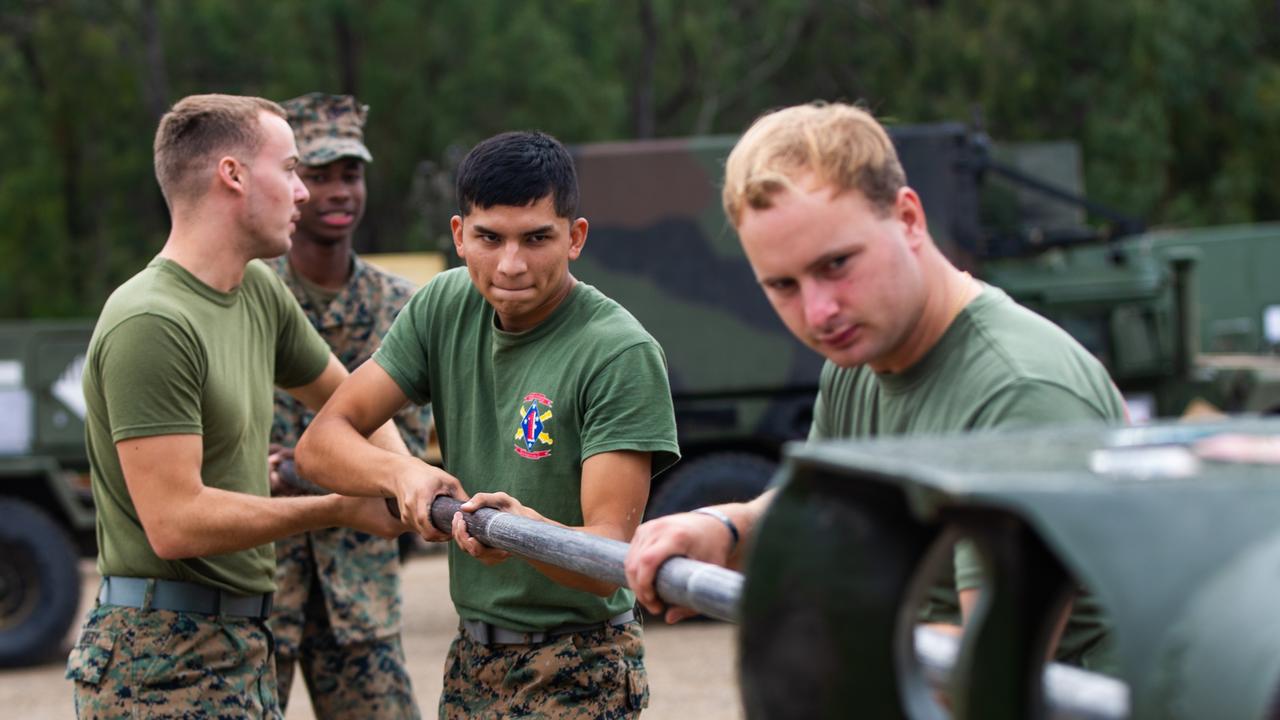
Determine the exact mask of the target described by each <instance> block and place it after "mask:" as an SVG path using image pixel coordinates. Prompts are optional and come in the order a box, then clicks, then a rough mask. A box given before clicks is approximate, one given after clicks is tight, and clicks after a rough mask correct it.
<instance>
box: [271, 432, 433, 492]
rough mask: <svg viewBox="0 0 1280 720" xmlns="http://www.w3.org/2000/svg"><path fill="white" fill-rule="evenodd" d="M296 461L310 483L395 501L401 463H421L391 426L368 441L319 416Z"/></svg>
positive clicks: (374, 433)
mask: <svg viewBox="0 0 1280 720" xmlns="http://www.w3.org/2000/svg"><path fill="white" fill-rule="evenodd" d="M375 443H376V444H375ZM391 448H395V450H393V449H391ZM294 460H295V461H296V462H297V464H298V472H299V473H301V474H302V475H303V476H304V477H306V478H307V479H308V480H310V481H311V482H313V483H315V484H317V485H319V486H321V487H324V488H328V489H329V490H332V491H334V492H337V493H342V494H344V495H356V496H362V497H396V486H395V475H396V472H397V468H398V467H399V463H403V462H420V461H418V460H415V459H413V458H412V457H411V456H410V455H409V452H408V449H407V448H405V445H404V440H403V439H401V438H400V435H399V433H398V432H397V431H396V429H395V426H394V425H393V424H392V423H391V422H387V423H385V424H383V425H381V426H380V427H379V428H378V429H377V430H375V431H374V432H373V434H372V435H371V436H370V437H369V438H366V437H364V436H363V435H361V434H360V433H359V432H357V431H356V429H355V428H354V427H353V426H352V425H351V424H350V423H349V422H346V421H344V420H343V419H342V418H341V417H335V416H332V415H325V414H321V415H318V416H316V419H315V420H314V421H312V423H311V425H310V427H308V428H307V431H306V432H305V433H303V434H302V438H301V439H300V440H299V441H298V446H297V448H295V450H294Z"/></svg>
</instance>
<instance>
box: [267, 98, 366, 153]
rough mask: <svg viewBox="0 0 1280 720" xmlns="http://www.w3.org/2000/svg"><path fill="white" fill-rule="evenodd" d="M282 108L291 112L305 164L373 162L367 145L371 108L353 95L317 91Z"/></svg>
mask: <svg viewBox="0 0 1280 720" xmlns="http://www.w3.org/2000/svg"><path fill="white" fill-rule="evenodd" d="M281 105H283V106H284V109H285V112H286V113H288V116H289V125H291V126H292V127H293V135H294V138H295V140H296V141H297V143H298V155H299V157H300V158H301V160H302V164H303V165H311V166H316V165H327V164H329V163H331V162H333V161H334V160H338V159H340V158H344V157H353V158H359V159H361V160H364V161H365V162H373V155H371V154H370V153H369V148H367V147H365V146H364V119H365V116H366V115H367V114H368V112H369V106H368V105H361V104H360V103H358V102H356V99H355V98H354V97H351V96H350V95H326V94H324V93H318V92H313V93H307V94H306V95H303V96H301V97H296V98H293V99H292V100H285V101H284V102H283V103H281Z"/></svg>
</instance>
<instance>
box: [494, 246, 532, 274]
mask: <svg viewBox="0 0 1280 720" xmlns="http://www.w3.org/2000/svg"><path fill="white" fill-rule="evenodd" d="M500 252H501V255H500V256H499V257H498V272H500V273H502V274H503V275H519V274H521V273H523V272H524V271H525V269H526V267H527V265H526V263H525V261H524V255H523V253H522V252H521V251H520V243H519V242H508V243H504V244H503V246H502V250H501V251H500Z"/></svg>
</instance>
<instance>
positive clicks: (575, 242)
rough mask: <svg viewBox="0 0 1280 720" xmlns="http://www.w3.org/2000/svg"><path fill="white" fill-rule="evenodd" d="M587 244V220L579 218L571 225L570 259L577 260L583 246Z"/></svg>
mask: <svg viewBox="0 0 1280 720" xmlns="http://www.w3.org/2000/svg"><path fill="white" fill-rule="evenodd" d="M586 244H587V219H586V218H578V219H577V220H574V221H573V222H572V223H570V224H569V259H570V260H577V259H578V256H579V255H581V254H582V246H583V245H586Z"/></svg>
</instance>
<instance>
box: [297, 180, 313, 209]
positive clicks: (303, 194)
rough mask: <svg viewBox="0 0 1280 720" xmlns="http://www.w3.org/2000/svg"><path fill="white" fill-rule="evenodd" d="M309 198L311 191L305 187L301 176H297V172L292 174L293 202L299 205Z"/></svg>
mask: <svg viewBox="0 0 1280 720" xmlns="http://www.w3.org/2000/svg"><path fill="white" fill-rule="evenodd" d="M310 199H311V191H310V190H308V189H307V184H306V183H304V182H302V178H300V177H298V173H294V174H293V204H294V205H301V204H302V203H304V202H306V201H308V200H310Z"/></svg>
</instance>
